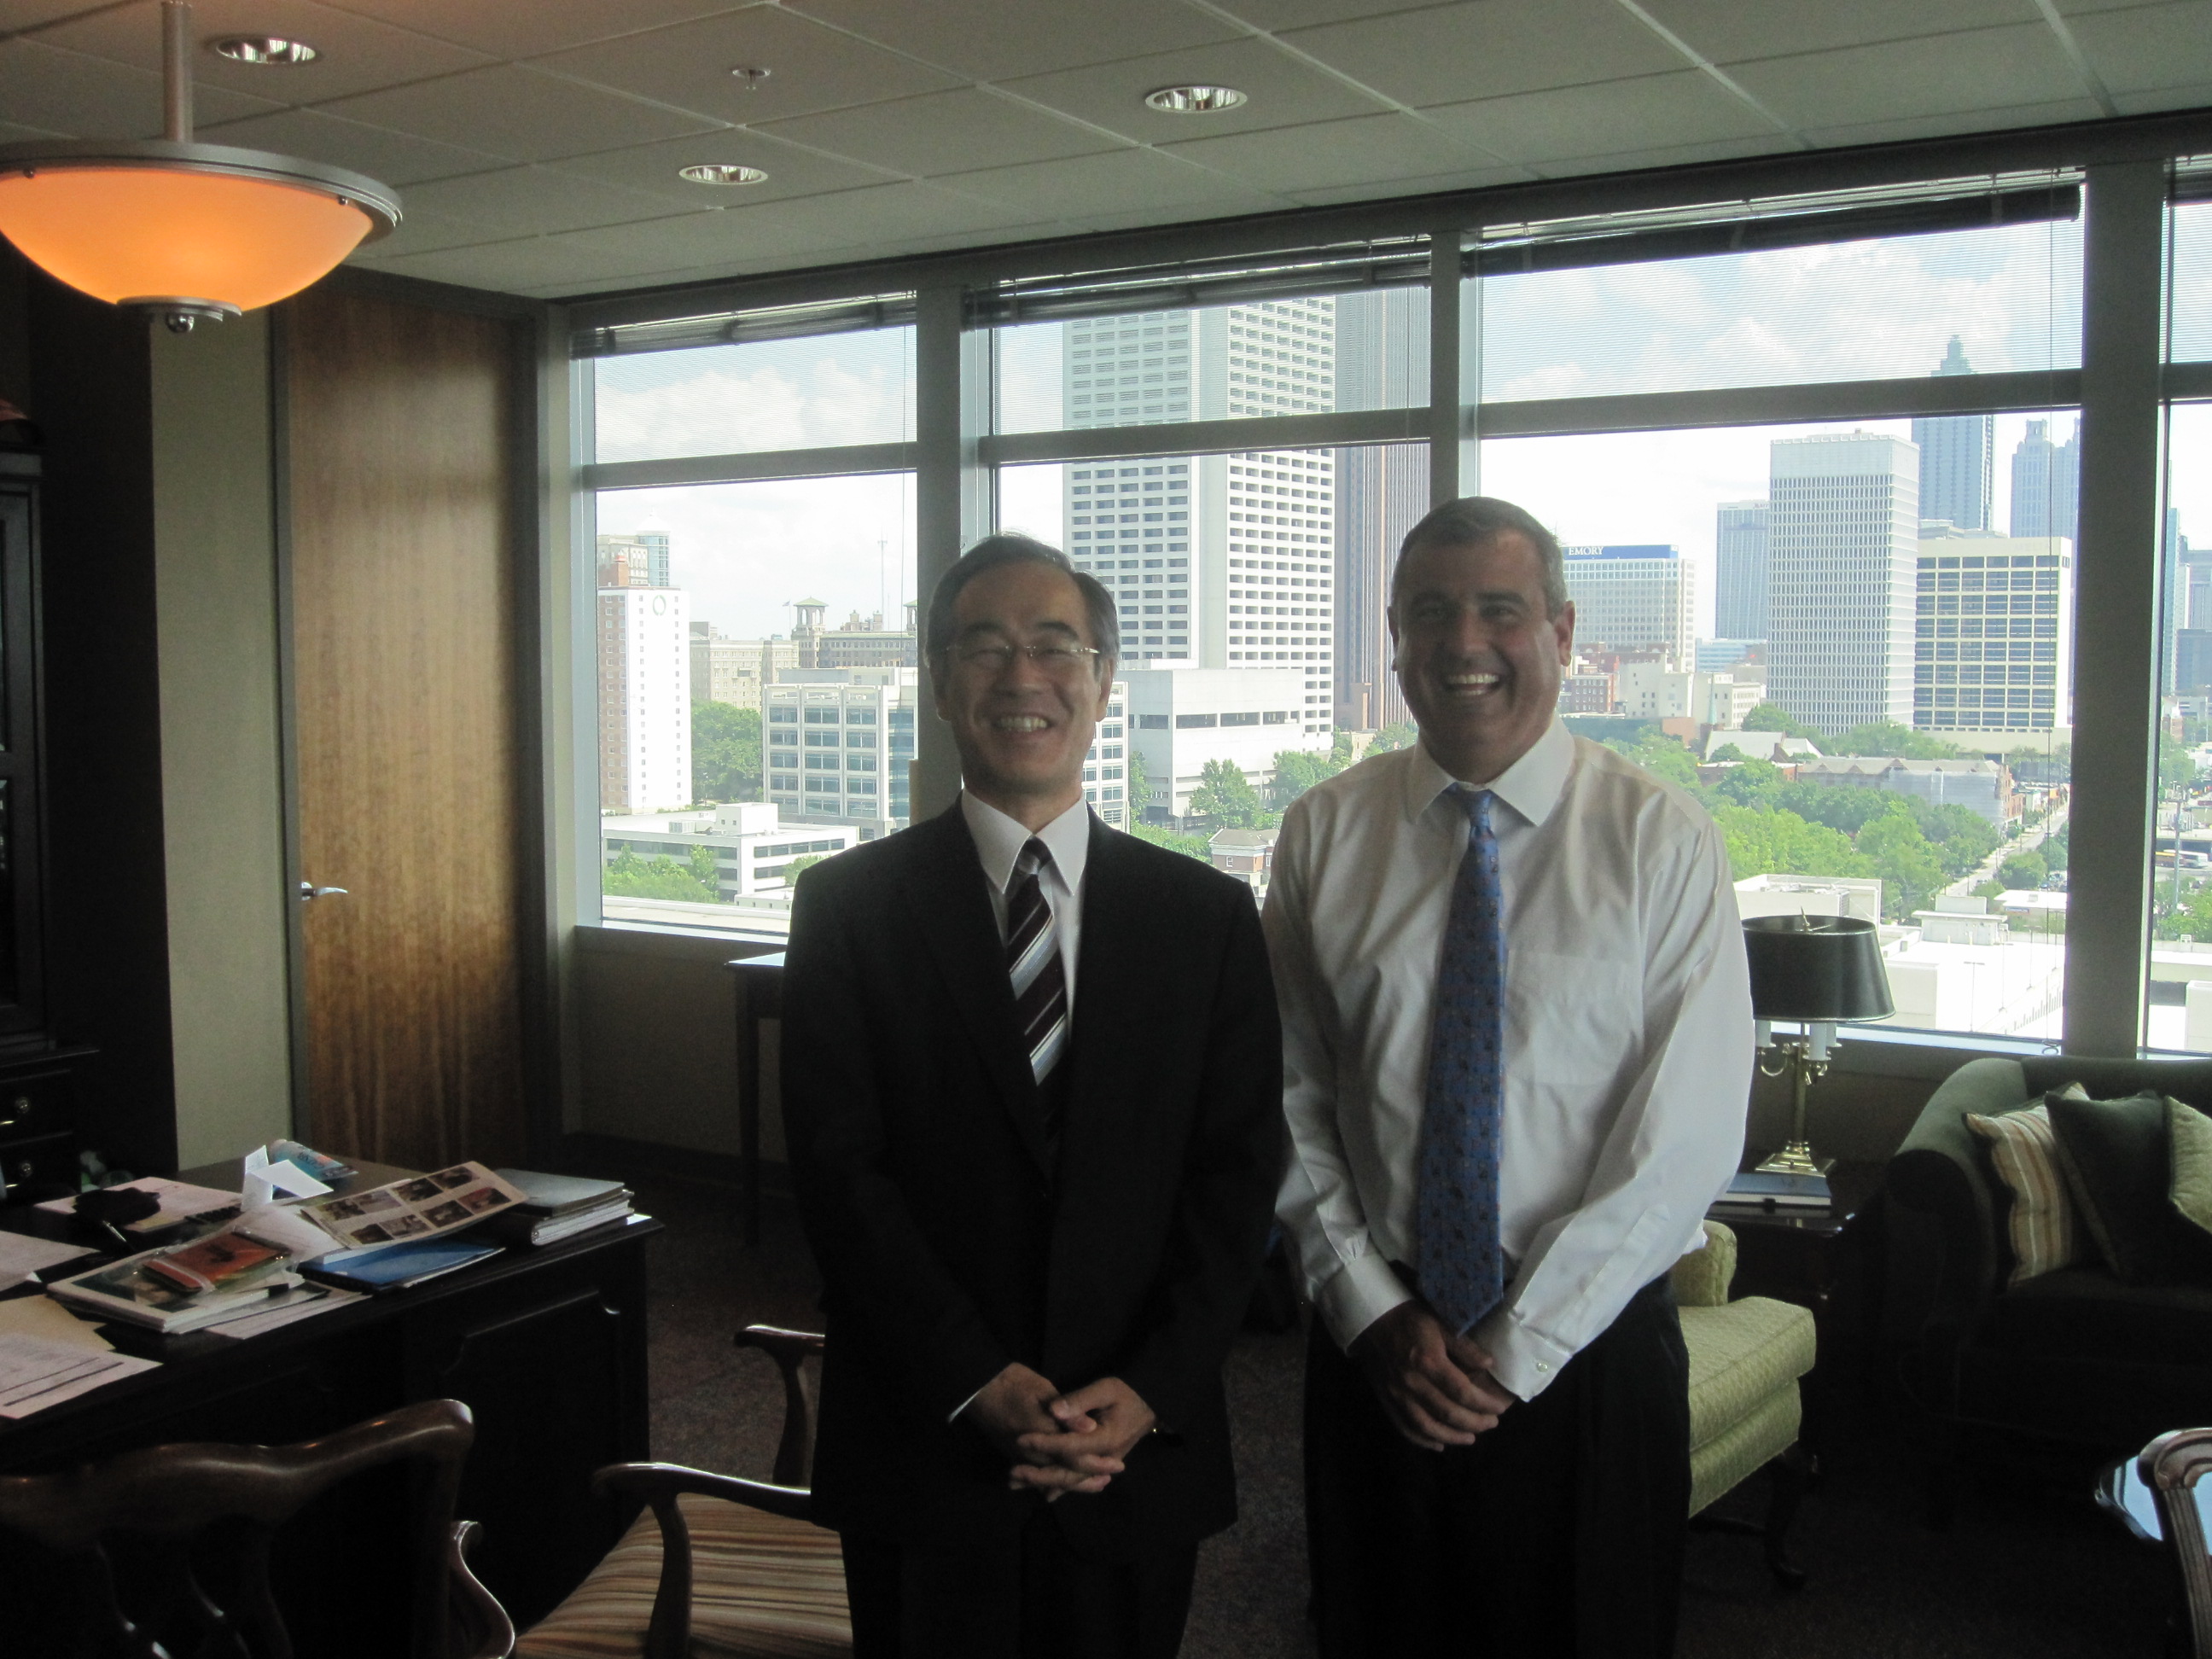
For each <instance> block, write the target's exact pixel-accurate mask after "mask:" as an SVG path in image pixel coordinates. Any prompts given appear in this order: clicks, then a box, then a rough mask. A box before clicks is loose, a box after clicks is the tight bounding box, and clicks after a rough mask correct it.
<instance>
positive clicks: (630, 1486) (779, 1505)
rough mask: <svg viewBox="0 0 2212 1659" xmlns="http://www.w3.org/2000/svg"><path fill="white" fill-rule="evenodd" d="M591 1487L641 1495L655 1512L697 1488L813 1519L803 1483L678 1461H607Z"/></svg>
mask: <svg viewBox="0 0 2212 1659" xmlns="http://www.w3.org/2000/svg"><path fill="white" fill-rule="evenodd" d="M592 1492H594V1493H598V1494H602V1495H604V1494H605V1493H607V1492H619V1493H621V1494H622V1495H623V1496H624V1497H626V1498H642V1499H643V1500H644V1501H645V1502H646V1503H648V1504H652V1505H653V1510H654V1512H655V1513H656V1514H657V1513H659V1511H660V1510H661V1507H662V1506H663V1505H664V1504H666V1505H670V1506H671V1507H672V1506H673V1505H674V1504H675V1502H676V1499H677V1497H678V1494H680V1493H683V1492H696V1493H697V1494H698V1495H699V1496H701V1497H702V1498H723V1499H725V1500H726V1501H727V1502H729V1503H732V1504H744V1505H745V1507H746V1508H748V1509H755V1510H767V1511H768V1513H769V1514H770V1515H780V1516H783V1517H784V1518H785V1519H786V1520H787V1521H811V1520H812V1519H813V1516H812V1515H811V1513H810V1510H811V1505H812V1504H813V1502H814V1494H813V1493H811V1492H808V1491H807V1490H806V1488H805V1487H804V1486H771V1485H769V1483H768V1482H767V1481H765V1480H744V1479H743V1478H742V1477H740V1476H738V1475H734V1474H710V1473H708V1471H707V1470H705V1469H691V1468H684V1465H683V1464H681V1463H610V1464H608V1465H607V1466H606V1468H603V1469H601V1470H600V1471H599V1473H598V1474H594V1475H593V1476H592Z"/></svg>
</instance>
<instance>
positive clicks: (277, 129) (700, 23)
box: [0, 0, 2212, 294]
mask: <svg viewBox="0 0 2212 1659" xmlns="http://www.w3.org/2000/svg"><path fill="white" fill-rule="evenodd" d="M2057 13H2058V14H2059V15H2061V16H2062V18H2063V22H2064V25H2065V27H2067V28H2068V29H2069V31H2070V33H2071V35H2072V37H2073V43H2074V46H2075V48H2077V49H2078V52H2079V54H2080V61H2081V63H2082V64H2085V65H2086V69H2087V74H2086V75H2085V74H2084V73H2082V72H2081V71H2080V70H2077V69H2076V68H2075V58H2073V57H2071V56H2069V50H2068V47H2067V43H2066V42H2065V41H2064V40H2062V39H2061V37H2060V36H2059V34H2058V33H2057V32H2056V31H2055V30H2054V29H2053V27H2051V23H2050V22H2049V21H2047V20H2046V18H2045V15H2044V12H2043V10H2042V9H2040V8H2039V4H2038V3H2037V0H1942V3H1939V4H1936V5H1929V4H1928V3H1926V0H1760V3H1757V4H1749V3H1745V0H1448V3H1443V4H1430V5H1422V6H1406V5H1403V4H1400V3H1392V0H1379V3H1378V0H936V3H933V4H932V5H930V6H928V7H926V8H925V7H917V6H915V4H913V3H912V0H788V3H775V0H749V3H742V4H731V3H728V0H532V3H531V4H530V5H528V6H517V5H515V4H513V3H512V0H201V3H200V4H199V6H198V9H197V15H196V18H195V24H196V32H197V33H199V34H200V35H201V36H202V37H203V38H207V37H210V36H213V35H216V34H219V33H233V32H235V33H244V32H248V31H252V30H260V31H263V32H269V33H288V34H293V35H295V36H296V37H297V38H301V39H304V40H309V41H310V42H311V43H314V44H318V45H319V46H323V48H324V49H325V52H327V53H328V54H329V58H328V60H327V61H326V62H325V64H323V65H321V66H320V68H319V69H318V67H317V66H314V65H310V66H308V67H307V68H306V69H304V70H274V69H272V70H255V69H252V68H247V67H245V66H240V65H236V64H228V63H222V62H220V61H218V60H216V59H213V58H210V57H207V56H205V55H201V56H199V57H198V58H197V59H196V69H195V79H196V81H197V82H198V99H199V103H200V110H201V116H202V125H203V136H204V137H206V138H208V139H209V140H210V142H216V143H243V144H246V145H249V146H252V147H256V148H271V149H288V150H290V151H292V152H294V153H297V154H301V155H306V156H308V157H309V158H310V159H313V160H317V161H328V162H331V163H334V164H337V165H339V166H350V167H356V168H357V169H358V170H360V171H363V172H368V173H372V174H373V175H376V176H381V177H385V178H386V179H388V180H390V181H391V182H393V183H395V184H398V185H402V186H404V188H405V189H406V190H407V191H408V194H409V197H410V200H409V203H408V206H409V210H410V218H411V220H412V221H413V222H412V223H411V224H410V227H408V228H403V230H402V231H401V233H400V234H398V236H397V237H395V238H394V239H392V240H390V241H388V242H386V243H383V244H375V245H371V246H369V247H368V248H366V249H364V250H363V251H362V254H361V255H360V256H357V257H358V258H359V260H360V262H361V263H363V264H373V265H376V266H379V267H381V268H384V269H388V270H407V271H411V272H414V273H416V274H420V275H423V276H439V277H442V278H444V279H446V280H450V281H464V282H466V281H475V282H477V283H479V284H481V285H485V286H492V287H497V288H502V289H513V290H515V291H520V292H530V293H535V294H551V293H563V292H576V291H581V290H583V289H588V288H590V287H591V286H592V285H593V284H604V283H608V282H611V281H616V280H621V281H623V282H625V283H650V282H653V281H655V280H658V279H659V278H660V277H662V276H667V277H669V278H671V279H674V278H676V277H678V276H679V275H680V276H682V277H684V278H686V279H689V278H690V277H691V276H694V275H696V274H697V273H698V272H700V271H701V270H711V269H713V268H714V262H715V261H716V259H717V258H726V262H727V264H726V268H727V270H729V271H730V272H731V273H732V274H737V273H738V272H739V271H740V270H769V269H773V268H775V265H777V264H811V263H815V262H817V260H818V259H820V258H822V257H823V255H825V254H829V253H832V252H847V251H849V250H858V251H860V252H879V253H881V254H884V255H887V256H888V255H896V254H902V253H908V252H923V251H927V250H926V249H925V247H924V245H925V244H927V245H929V246H930V247H932V248H934V247H939V246H960V245H963V243H966V244H982V243H986V242H992V241H1000V240H1008V239H1009V238H1012V237H1015V236H1020V237H1024V238H1026V237H1030V236H1046V235H1060V234H1070V233H1074V232H1081V231H1085V230H1090V229H1101V228H1108V227H1109V226H1111V227H1115V228H1120V227H1124V226H1127V225H1130V224H1143V223H1147V222H1151V223H1169V222H1176V221H1182V220H1189V219H1194V218H1201V217H1217V216H1226V215H1231V214H1237V213H1249V212H1261V211H1267V210H1279V209H1281V208H1285V207H1290V206H1293V205H1299V204H1321V203H1328V202H1341V201H1346V200H1357V199H1359V198H1360V197H1363V196H1364V197H1388V196H1394V195H1402V194H1407V193H1411V192H1414V191H1425V190H1431V189H1449V188H1460V187H1467V186H1468V185H1473V184H1474V183H1477V182H1480V183H1497V182H1506V181H1509V180H1511V179H1530V178H1541V177H1548V176H1559V175H1564V174H1568V173H1582V172H1589V171H1592V170H1595V169H1597V168H1600V167H1634V166H1638V165H1658V164H1661V163H1662V162H1663V161H1668V160H1673V159H1680V158H1685V157H1687V156H1691V155H1723V154H1748V153H1758V152H1759V151H1761V150H1769V151H1771V150H1778V149H1790V148H1795V147H1797V146H1800V145H1802V144H1805V143H1815V144H1833V143H1856V142H1865V141H1867V140H1869V139H1870V138H1874V137H1909V136H1921V135H1922V134H1923V133H1930V132H1937V131H1942V132H1956V131H1966V130H1972V129H1974V128H1975V127H1977V126H1980V127H1992V128H1993V127H1998V126H2003V125H2024V124H2027V123H2029V122H2037V121H2047V120H2053V119H2072V118H2085V117H2086V116H2087V115H2093V114H2095V113H2096V112H2097V111H2098V108H2099V101H2098V100H2100V97H2103V96H2105V95H2106V94H2105V88H2107V87H2108V88H2110V93H2111V99H2112V100H2116V101H2117V102H2118V106H2120V107H2122V108H2124V109H2130V110H2139V109H2151V108H2175V107H2186V106H2191V105H2193V104H2203V103H2207V102H2212V0H2148V3H2118V4H2115V3H2110V0H2057ZM156 39H157V29H156V25H155V6H154V5H153V4H152V3H151V0H138V3H132V4H127V5H124V6H120V7H115V6H111V5H87V4H84V3H82V0H76V3H71V0H0V122H4V124H5V125H4V126H0V131H5V132H7V133H9V135H10V136H15V135H22V136H30V135H33V134H44V133H49V132H52V133H65V134H70V135H72V136H82V137H109V136H125V135H128V134H146V133H150V132H151V131H155V130H157V118H158V113H159V110H158V84H157V82H156V81H155V76H153V74H152V72H151V70H152V64H153V61H154V57H155V52H154V46H155V40H156ZM737 64H762V65H763V66H765V67H767V68H769V70H771V71H772V74H771V76H770V77H769V79H768V80H767V81H766V82H763V84H762V85H761V86H760V88H758V89H757V91H747V90H746V89H745V88H744V87H743V86H742V85H741V84H740V83H739V82H738V81H737V80H735V79H734V78H732V76H730V74H729V70H730V69H731V68H732V67H733V66H735V65H737ZM1208 79H1212V80H1216V81H1219V82H1225V83H1227V84H1231V85H1235V86H1238V87H1241V88H1244V89H1245V90H1247V91H1249V92H1250V93H1251V94H1253V96H1252V101H1251V102H1250V103H1249V104H1248V105H1247V106H1245V107H1244V108H1243V110H1240V111H1237V112H1233V113H1231V114H1229V115H1227V116H1225V117H1221V118H1204V119H1195V118H1175V117H1170V116H1163V115H1158V114H1155V113H1154V112H1151V111H1149V110H1146V108H1144V106H1143V105H1142V103H1141V97H1142V94H1143V93H1144V92H1145V91H1146V90H1148V89H1150V88H1152V87H1153V86H1157V85H1161V84H1165V83H1169V82H1177V81H1190V80H1208ZM2106 106H2107V107H2109V106H2110V103H2109V101H2108V102H2107V103H2106ZM686 161H737V162H741V163H743V164H745V165H749V166H754V167H763V168H764V169H765V170H767V171H768V172H769V174H770V182H769V184H768V185H763V186H761V187H759V188H758V191H757V192H756V191H730V190H717V189H715V188H714V187H711V186H693V185H684V184H683V183H682V182H681V181H679V180H678V179H675V177H674V171H675V168H676V167H679V166H682V165H684V164H685V162H686ZM724 248H726V249H727V250H728V252H727V253H726V256H724V255H722V254H721V250H722V249H724Z"/></svg>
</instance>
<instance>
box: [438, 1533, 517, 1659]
mask: <svg viewBox="0 0 2212 1659" xmlns="http://www.w3.org/2000/svg"><path fill="white" fill-rule="evenodd" d="M482 1536H483V1526H482V1525H481V1524H479V1523H478V1522H474V1521H457V1522H454V1523H453V1537H452V1538H451V1539H450V1540H449V1541H447V1547H446V1571H447V1573H448V1574H449V1575H450V1577H449V1578H448V1583H449V1584H450V1586H451V1592H452V1595H451V1600H452V1606H453V1613H454V1624H455V1626H457V1629H456V1632H455V1635H454V1639H453V1652H454V1654H455V1655H456V1656H457V1659H508V1656H510V1655H511V1654H513V1651H514V1621H513V1620H512V1619H510V1618H508V1617H507V1609H506V1608H505V1607H501V1606H500V1604H499V1598H498V1597H497V1596H495V1595H493V1594H492V1593H491V1592H490V1591H489V1589H485V1588H484V1584H483V1580H482V1579H480V1578H478V1577H477V1576H476V1573H475V1571H474V1570H473V1569H471V1567H470V1565H469V1552H470V1551H471V1549H473V1548H474V1547H475V1546H476V1541H477V1539H479V1538H481V1537H482ZM471 1643H472V1645H464V1644H471Z"/></svg>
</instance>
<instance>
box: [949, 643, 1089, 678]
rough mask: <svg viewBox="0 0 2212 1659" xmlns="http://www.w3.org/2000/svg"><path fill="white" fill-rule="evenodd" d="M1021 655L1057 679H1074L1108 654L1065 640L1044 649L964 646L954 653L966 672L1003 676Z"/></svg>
mask: <svg viewBox="0 0 2212 1659" xmlns="http://www.w3.org/2000/svg"><path fill="white" fill-rule="evenodd" d="M1017 654H1018V655H1021V656H1024V657H1027V658H1028V659H1030V661H1031V662H1033V663H1035V664H1036V665H1037V666H1038V667H1039V668H1042V670H1044V671H1045V672H1046V673H1048V674H1050V675H1053V676H1054V677H1055V678H1074V676H1076V675H1077V674H1079V673H1081V672H1082V671H1084V670H1085V668H1088V667H1089V666H1090V665H1091V659H1092V658H1093V657H1097V656H1101V655H1103V654H1104V653H1102V652H1101V651H1100V650H1099V649H1098V647H1097V646H1095V645H1071V644H1069V643H1068V642H1067V641H1064V640H1055V641H1051V642H1049V643H1048V644H1044V645H1005V644H999V645H963V646H962V647H960V648H959V649H958V650H957V651H955V652H954V653H952V659H953V660H954V661H955V662H957V663H958V664H959V665H961V666H962V667H963V668H972V669H975V670H977V671H980V672H981V673H985V674H1003V673H1005V672H1006V670H1007V669H1009V668H1011V667H1012V666H1013V661H1014V658H1015V656H1016V655H1017Z"/></svg>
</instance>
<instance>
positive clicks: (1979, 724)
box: [1912, 523, 2074, 749]
mask: <svg viewBox="0 0 2212 1659" xmlns="http://www.w3.org/2000/svg"><path fill="white" fill-rule="evenodd" d="M1918 583H1919V598H1918V603H1917V607H1916V630H1917V645H1916V647H1915V653H1914V663H1913V686H1912V724H1913V725H1914V726H1917V727H1918V728H1919V729H1920V730H1922V731H1923V732H1932V733H1934V734H1935V735H1936V736H1938V737H1941V738H1945V739H1946V740H1947V741H1950V742H1954V743H1960V744H1965V745H1966V747H1968V748H1984V749H2003V748H2010V747H2013V746H2015V744H2018V743H2020V742H2021V741H2024V740H2026V739H2027V736H2028V735H2029V734H2031V733H2043V734H2046V735H2047V734H2050V733H2051V732H2054V731H2055V732H2058V733H2059V734H2060V735H2062V736H2063V735H2064V734H2065V733H2066V732H2067V731H2069V729H2070V727H2071V725H2072V711H2071V709H2070V708H2069V702H2070V700H2071V693H2072V688H2073V684H2074V673H2073V661H2072V654H2071V652H2070V650H2069V646H2070V645H2071V642H2072V641H2071V630H2070V629H2069V621H2070V618H2071V615H2072V611H2073V609H2074V553H2073V548H2072V547H2071V545H2070V544H2068V543H2066V542H2064V541H2062V540H2059V539H2057V538H2054V537H2046V536H2036V537H2008V536H1992V535H1990V534H1988V533H1987V532H1983V533H1981V534H1974V533H1972V532H1966V533H1955V532H1954V533H1946V532H1944V531H1943V530H1942V528H1940V527H1939V526H1936V525H1935V524H1932V523H1930V524H1928V525H1924V526H1923V531H1922V539H1921V543H1920V556H1919V573H1918Z"/></svg>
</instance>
